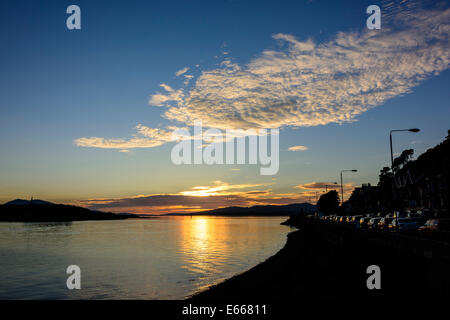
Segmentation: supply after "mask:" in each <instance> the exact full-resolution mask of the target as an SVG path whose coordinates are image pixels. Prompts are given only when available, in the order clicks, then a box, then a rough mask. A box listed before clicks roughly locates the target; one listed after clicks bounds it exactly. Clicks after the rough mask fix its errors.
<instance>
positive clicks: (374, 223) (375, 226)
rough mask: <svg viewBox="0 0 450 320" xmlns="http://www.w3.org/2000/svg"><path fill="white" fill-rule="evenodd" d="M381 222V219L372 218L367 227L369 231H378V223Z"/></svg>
mask: <svg viewBox="0 0 450 320" xmlns="http://www.w3.org/2000/svg"><path fill="white" fill-rule="evenodd" d="M380 220H381V218H380V217H376V218H371V219H370V220H369V222H368V223H367V227H368V228H369V229H378V222H380Z"/></svg>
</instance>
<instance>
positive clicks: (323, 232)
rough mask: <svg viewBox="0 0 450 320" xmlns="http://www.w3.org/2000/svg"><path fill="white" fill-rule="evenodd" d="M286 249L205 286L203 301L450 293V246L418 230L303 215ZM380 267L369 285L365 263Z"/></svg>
mask: <svg viewBox="0 0 450 320" xmlns="http://www.w3.org/2000/svg"><path fill="white" fill-rule="evenodd" d="M290 224H291V225H292V224H296V226H297V227H299V229H300V230H297V231H294V232H292V233H290V234H289V235H288V240H287V243H286V245H285V246H284V248H283V249H281V250H280V251H279V252H278V253H277V254H276V255H274V256H272V257H271V258H269V259H268V260H266V261H265V262H263V263H261V264H259V265H257V266H256V267H254V268H252V269H251V270H249V271H247V272H245V273H243V274H240V275H237V276H235V277H233V278H231V279H229V280H227V281H225V282H223V283H220V284H218V285H216V286H213V287H211V288H209V289H208V290H206V291H204V292H201V293H199V294H197V295H195V296H193V297H192V298H190V299H189V300H190V301H192V302H200V301H239V302H240V303H242V302H243V301H245V302H247V301H277V300H279V301H286V300H292V299H296V300H297V299H299V300H304V301H307V300H311V301H315V302H317V301H352V303H353V302H354V301H371V302H373V301H377V300H380V301H399V299H401V300H402V301H403V300H408V301H412V300H415V301H424V300H430V299H431V300H433V299H436V300H438V299H439V300H440V299H442V298H448V297H450V271H449V270H450V268H449V267H450V246H449V245H448V244H446V243H441V242H438V241H433V240H429V239H421V238H418V237H417V236H408V235H401V234H390V233H376V232H368V231H364V230H355V229H352V228H346V227H345V226H339V225H334V224H328V223H323V222H320V221H311V220H304V221H302V223H301V224H302V225H298V223H292V222H291V223H290ZM371 265H377V266H379V267H380V270H381V289H380V290H376V289H375V290H369V289H368V288H367V284H366V281H367V279H368V277H369V276H370V275H369V274H367V267H368V266H371Z"/></svg>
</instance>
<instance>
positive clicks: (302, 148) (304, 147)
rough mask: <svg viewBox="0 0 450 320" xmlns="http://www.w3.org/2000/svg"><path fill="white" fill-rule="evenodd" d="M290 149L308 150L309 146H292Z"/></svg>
mask: <svg viewBox="0 0 450 320" xmlns="http://www.w3.org/2000/svg"><path fill="white" fill-rule="evenodd" d="M288 150H289V151H306V150H308V147H306V146H292V147H289V148H288Z"/></svg>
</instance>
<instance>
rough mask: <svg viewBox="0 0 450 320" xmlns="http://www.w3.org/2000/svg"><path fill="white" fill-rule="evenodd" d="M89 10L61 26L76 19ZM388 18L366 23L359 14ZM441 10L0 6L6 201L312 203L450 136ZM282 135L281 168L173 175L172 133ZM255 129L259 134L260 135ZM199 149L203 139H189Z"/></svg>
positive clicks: (445, 18) (150, 208)
mask: <svg viewBox="0 0 450 320" xmlns="http://www.w3.org/2000/svg"><path fill="white" fill-rule="evenodd" d="M72 4H76V5H78V6H79V7H80V9H81V30H69V29H68V28H67V27H66V19H67V17H68V16H69V14H67V13H66V8H67V7H68V6H69V5H72ZM372 4H376V5H378V6H379V7H380V9H381V29H379V30H376V29H375V30H369V29H367V27H366V20H367V18H368V17H369V14H367V13H366V9H367V7H368V6H369V5H372ZM449 22H450V9H449V3H448V1H420V2H418V1H378V2H372V1H354V0H353V1H320V0H313V1H311V0H310V1H307V0H305V1H301V0H298V1H249V0H229V1H178V2H177V1H61V0H60V1H56V0H55V1H21V0H14V1H10V0H4V1H1V3H0V43H1V44H2V45H1V50H0V70H1V71H0V88H1V89H0V150H1V151H0V152H1V157H0V177H1V178H0V203H3V202H7V201H10V200H13V199H15V198H24V199H29V198H30V197H31V196H33V197H34V198H35V199H36V198H40V199H45V200H48V201H53V202H58V203H72V204H77V205H82V206H86V207H90V208H94V209H101V210H107V211H114V212H135V213H143V214H145V213H151V214H160V213H168V212H189V211H198V210H205V209H212V208H216V207H223V206H228V205H243V206H249V205H255V204H286V203H295V202H303V201H312V202H315V199H316V197H317V196H320V194H322V193H323V192H324V191H325V184H333V183H334V182H337V183H340V181H339V178H340V177H339V176H340V171H341V170H344V169H357V170H358V172H356V173H350V172H345V173H344V186H345V196H346V197H348V196H349V194H350V193H351V191H352V189H353V188H354V186H360V185H361V184H363V183H371V184H376V183H377V181H378V173H379V171H380V169H381V168H383V167H384V166H387V165H389V163H390V151H389V130H391V129H404V128H415V127H417V128H420V129H421V131H420V132H419V133H407V132H405V133H396V134H395V135H394V153H395V154H398V153H400V152H401V151H402V150H404V149H409V148H413V149H414V152H415V155H416V156H418V155H420V154H421V153H423V152H424V151H426V150H427V149H428V148H430V147H433V146H434V145H436V144H438V143H439V142H441V141H442V140H443V139H444V138H445V136H446V135H447V130H448V129H450V123H449V121H448V119H450V108H449V101H450V99H449V98H450V92H449V90H448V88H449V84H450V72H449V70H448V67H449V61H450V50H449V49H450V43H449V33H450V24H449ZM196 120H200V121H202V125H203V127H204V129H205V130H206V129H208V128H213V129H217V130H221V132H225V131H226V130H238V129H242V130H257V132H259V138H261V132H262V130H263V129H279V170H278V172H277V173H276V174H274V175H261V174H260V165H252V164H242V165H238V164H234V165H231V164H230V165H220V164H213V165H207V164H202V165H194V164H182V165H176V164H174V163H173V162H172V160H171V152H172V149H173V147H174V146H175V145H176V143H177V141H172V132H173V131H174V130H175V129H185V130H189V132H193V128H192V126H193V124H194V121H196ZM258 130H259V131H258ZM193 139H195V138H193Z"/></svg>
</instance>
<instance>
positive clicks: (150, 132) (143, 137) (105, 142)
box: [74, 124, 172, 152]
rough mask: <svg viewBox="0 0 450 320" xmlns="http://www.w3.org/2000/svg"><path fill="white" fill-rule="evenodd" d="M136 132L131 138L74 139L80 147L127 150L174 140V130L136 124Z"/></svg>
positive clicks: (150, 146) (154, 145)
mask: <svg viewBox="0 0 450 320" xmlns="http://www.w3.org/2000/svg"><path fill="white" fill-rule="evenodd" d="M135 129H136V134H134V137H133V138H130V139H117V138H113V139H105V138H98V137H90V138H79V139H76V140H75V141H74V143H75V145H76V146H78V147H90V148H100V149H119V150H121V151H122V152H126V151H128V150H129V149H136V148H152V147H158V146H160V145H163V144H164V143H166V142H169V141H172V131H169V130H165V129H154V128H149V127H146V126H144V125H142V124H139V125H137V126H136V128H135Z"/></svg>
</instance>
